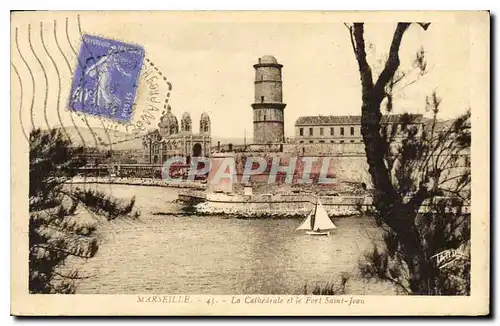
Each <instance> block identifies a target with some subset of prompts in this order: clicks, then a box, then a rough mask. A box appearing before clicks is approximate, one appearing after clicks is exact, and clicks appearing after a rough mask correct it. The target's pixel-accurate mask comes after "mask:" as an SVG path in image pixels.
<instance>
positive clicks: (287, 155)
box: [10, 11, 490, 315]
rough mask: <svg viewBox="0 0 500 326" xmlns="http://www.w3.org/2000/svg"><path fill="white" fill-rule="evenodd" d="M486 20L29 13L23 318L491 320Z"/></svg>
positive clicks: (23, 23)
mask: <svg viewBox="0 0 500 326" xmlns="http://www.w3.org/2000/svg"><path fill="white" fill-rule="evenodd" d="M489 26H490V16H489V13H488V12H487V11H470V12H452V11H449V12H399V13H398V12H364V13H360V12H320V11H317V12H278V11H276V12H273V11H267V12H258V11H254V12H229V11H228V12H216V11H213V12H196V11H193V12H180V11H179V12H175V11H173V12H167V11H137V12H134V11H81V12H79V11H68V12H64V11H30V12H23V11H18V12H11V50H10V51H11V63H10V68H11V128H12V145H11V146H12V163H11V169H12V172H11V173H12V181H11V182H12V196H13V199H12V200H13V202H12V203H13V204H12V205H13V206H12V222H11V225H12V228H11V239H12V240H11V241H12V247H11V255H12V258H11V259H12V264H13V265H12V272H11V275H12V276H11V288H12V292H13V293H12V295H13V296H12V301H11V313H12V314H14V315H59V314H69V315H73V314H79V315H123V314H133V315H151V314H152V315H172V314H175V315H262V314H265V315H311V314H317V315H349V314H353V315H377V314H398V315H401V314H403V315H404V314H412V315H439V314H459V315H460V314H466V315H485V314H488V313H489V291H490V290H489V286H490V285H489V251H490V244H489V234H490V230H489V223H490V222H489V221H490V213H489V173H490V172H489V114H490V113H489V110H490V103H489V98H490V94H489V87H490V82H489V69H490V66H489V60H490V59H489V33H490V31H489V28H490V27H489ZM472 135H474V136H472ZM473 171H474V172H473ZM472 175H474V177H472ZM473 199H474V200H473ZM473 257H474V258H473ZM68 300H69V301H68ZM405 300H415V301H405ZM110 301H113V303H109V304H108V303H107V302H110ZM384 301H385V302H386V303H385V304H384V303H383V302H384ZM30 302H31V303H30ZM58 302H65V304H64V305H58V304H57V303H58ZM68 303H69V304H68ZM382 305H383V309H378V308H377V307H380V306H382ZM454 309H456V310H454Z"/></svg>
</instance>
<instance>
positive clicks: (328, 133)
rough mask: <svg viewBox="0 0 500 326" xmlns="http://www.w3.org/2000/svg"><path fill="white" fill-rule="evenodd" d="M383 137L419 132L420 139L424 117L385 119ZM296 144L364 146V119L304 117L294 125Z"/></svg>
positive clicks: (400, 115) (357, 117)
mask: <svg viewBox="0 0 500 326" xmlns="http://www.w3.org/2000/svg"><path fill="white" fill-rule="evenodd" d="M380 124H381V130H380V132H381V134H385V135H386V136H389V135H394V136H395V137H397V136H398V135H401V134H400V133H399V132H400V131H402V129H403V128H409V127H410V126H412V127H415V128H417V135H418V134H421V132H422V131H423V129H424V119H423V116H422V115H421V114H390V115H383V116H382V118H381V121H380ZM295 143H299V144H322V143H325V144H326V143H328V144H344V143H354V144H356V143H358V144H359V143H363V137H362V135H361V116H359V115H354V116H335V115H329V116H321V115H320V116H303V117H299V118H298V119H297V121H296V122H295Z"/></svg>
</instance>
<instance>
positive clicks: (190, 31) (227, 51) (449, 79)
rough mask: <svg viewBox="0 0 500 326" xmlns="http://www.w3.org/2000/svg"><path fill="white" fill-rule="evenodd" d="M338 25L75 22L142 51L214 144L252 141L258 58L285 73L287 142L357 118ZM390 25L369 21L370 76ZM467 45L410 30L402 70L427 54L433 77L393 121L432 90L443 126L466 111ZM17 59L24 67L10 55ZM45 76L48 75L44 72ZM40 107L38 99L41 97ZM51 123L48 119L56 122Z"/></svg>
mask: <svg viewBox="0 0 500 326" xmlns="http://www.w3.org/2000/svg"><path fill="white" fill-rule="evenodd" d="M276 15H277V14H276ZM66 16H68V14H64V13H61V14H58V15H56V16H50V15H48V14H47V15H46V16H42V17H41V18H42V20H44V21H47V23H46V25H47V26H48V27H45V28H47V29H48V31H49V29H50V28H52V26H51V25H50V24H52V22H53V20H54V19H56V20H57V21H58V25H59V26H64V17H66ZM30 19H31V18H30ZM30 19H24V20H23V19H18V20H14V24H17V25H19V31H20V43H21V49H22V51H24V50H29V49H28V48H27V47H26V46H25V45H23V44H24V43H26V41H25V39H26V36H25V34H26V25H27V23H29V22H31V23H33V24H34V27H33V28H34V29H35V30H36V28H38V29H39V20H40V17H39V18H33V19H31V20H30ZM342 19H344V18H342V17H341V16H335V14H329V15H321V14H320V13H314V14H310V15H306V16H303V17H300V18H298V17H297V16H293V15H291V16H289V18H287V17H283V16H282V19H281V21H280V22H276V21H275V20H276V17H273V15H272V13H267V14H261V15H259V14H254V15H253V16H237V15H236V16H235V15H233V16H230V15H226V16H224V17H223V19H222V18H221V16H217V17H214V16H210V15H209V14H207V15H203V16H194V15H191V16H187V17H186V16H172V15H165V14H162V13H154V14H149V13H146V12H143V13H119V12H118V13H113V14H99V13H92V12H89V13H82V14H81V26H82V29H83V32H84V33H88V34H95V35H100V36H103V37H110V38H114V39H120V40H123V41H128V42H133V43H137V44H140V45H142V46H144V48H145V50H146V55H147V56H148V57H149V58H151V59H152V60H153V61H154V62H155V63H156V64H157V65H158V66H159V67H160V68H161V70H162V71H163V72H164V73H165V75H166V77H167V78H168V80H169V81H170V82H171V83H172V85H173V90H172V93H171V106H172V112H173V113H174V114H175V115H176V116H177V117H178V119H179V120H180V116H181V115H182V113H183V112H185V111H187V112H189V113H190V114H191V117H192V119H193V121H194V125H193V129H194V130H198V124H199V121H198V120H199V116H200V115H201V113H202V112H208V113H209V114H210V117H211V120H212V134H213V135H214V136H217V137H243V134H244V130H246V134H247V137H251V134H252V125H253V124H252V108H251V106H250V105H251V103H252V101H253V92H254V89H253V79H254V69H253V67H252V65H253V64H255V63H256V62H257V60H258V58H259V57H261V56H263V55H273V56H275V57H276V58H277V60H278V61H279V63H281V64H283V65H284V67H283V98H284V102H285V103H286V104H287V106H286V108H285V135H286V136H293V134H294V131H293V125H294V123H295V121H296V119H297V118H298V117H299V116H302V115H319V114H322V115H346V114H352V115H357V114H360V105H361V99H360V96H361V92H360V82H359V74H358V71H357V64H356V61H355V58H354V54H353V52H352V48H351V44H350V40H349V34H348V31H347V29H346V27H345V26H344V24H343V23H342V21H343V20H342ZM351 19H352V18H351ZM76 22H77V21H76V16H75V14H71V15H69V34H70V35H72V38H73V39H75V41H74V42H75V44H76V43H77V42H78V40H77V39H76V38H77V31H78V30H77V24H76ZM14 27H15V26H14ZM394 27H395V24H394V23H392V22H387V23H380V22H367V23H366V26H365V36H366V41H367V48H368V51H369V54H370V57H369V60H370V63H371V64H372V66H373V69H374V74H375V77H376V75H377V73H378V72H379V71H380V70H379V68H380V67H381V63H380V59H383V58H384V56H385V55H386V53H387V51H388V48H389V42H390V40H391V38H392V33H393V31H394ZM38 32H39V31H38ZM61 36H62V34H61ZM23 40H24V43H23ZM33 42H34V43H36V42H39V41H38V40H34V41H33ZM47 42H48V43H50V41H47ZM469 42H470V41H469V32H468V26H467V25H466V24H459V23H455V21H454V20H453V19H448V20H443V21H442V22H441V21H440V22H435V23H433V24H432V25H431V26H430V28H429V29H428V30H427V31H423V30H422V29H421V28H420V27H418V26H417V25H413V26H412V27H411V28H410V29H409V30H408V31H407V33H406V35H405V37H404V39H403V43H402V48H401V51H400V55H401V61H402V68H403V69H404V70H406V69H410V68H411V66H412V65H411V62H412V59H413V58H414V56H415V53H416V51H417V50H419V48H420V47H422V46H423V47H424V49H425V51H426V58H427V62H428V68H429V73H428V74H427V75H426V76H424V77H422V78H421V79H420V81H419V82H417V83H415V84H414V85H411V86H409V87H407V88H406V89H405V91H404V92H403V93H400V95H399V96H398V97H397V98H396V100H395V113H400V112H412V113H425V111H424V103H425V95H426V94H430V93H431V92H432V90H433V89H437V92H438V94H439V95H440V96H441V97H442V98H443V102H442V115H441V117H442V118H444V119H447V118H450V117H454V116H457V115H458V114H459V113H461V112H463V111H464V110H465V109H466V108H468V106H469V101H470V99H469V79H470V69H469V67H470V63H469V60H470V53H469V47H470V45H469ZM35 46H36V44H35ZM42 51H43V50H42ZM63 51H65V52H67V54H68V55H69V54H71V52H70V51H69V48H68V47H67V46H66V47H65V46H63ZM73 59H74V58H73ZM42 60H48V59H42ZM13 61H14V62H16V63H18V66H21V64H20V62H19V59H18V58H16V57H15V56H13ZM45 62H48V61H45ZM47 66H49V67H50V65H47ZM21 73H22V71H21ZM37 73H38V74H40V71H39V70H37V69H35V75H36V74H37ZM49 74H51V76H52V75H53V74H54V73H53V72H52V73H50V71H49ZM61 74H62V72H61ZM37 78H40V76H39V75H38V77H37ZM410 80H412V79H409V81H410ZM69 84H70V76H66V77H64V76H63V85H62V96H63V97H64V96H67V89H68V88H69ZM25 88H27V87H25ZM65 92H66V93H65ZM50 98H52V97H50ZM36 99H37V101H40V97H39V96H37V98H36ZM39 104H40V103H39ZM35 106H36V107H40V105H35ZM50 119H52V120H53V116H51V117H50ZM64 119H67V117H65V118H64ZM35 120H36V122H37V123H42V120H43V117H42V115H41V114H38V115H35ZM51 123H52V121H51ZM54 123H55V121H54Z"/></svg>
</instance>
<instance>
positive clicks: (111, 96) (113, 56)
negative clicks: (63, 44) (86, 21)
mask: <svg viewBox="0 0 500 326" xmlns="http://www.w3.org/2000/svg"><path fill="white" fill-rule="evenodd" d="M143 60H144V49H143V48H142V47H141V46H138V45H135V44H129V43H124V42H120V41H116V40H111V39H106V38H102V37H97V36H91V35H83V37H82V45H81V47H80V53H79V56H78V66H77V69H76V70H75V74H74V76H73V83H72V87H71V93H70V100H69V108H70V109H71V110H74V111H78V112H82V113H85V114H90V115H94V116H101V117H105V118H109V119H112V120H116V121H119V122H129V121H130V119H131V116H132V108H133V104H134V101H135V97H136V93H137V84H138V79H139V77H140V71H141V68H142V64H143Z"/></svg>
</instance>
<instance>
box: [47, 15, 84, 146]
mask: <svg viewBox="0 0 500 326" xmlns="http://www.w3.org/2000/svg"><path fill="white" fill-rule="evenodd" d="M54 40H55V41H56V46H57V48H58V49H59V52H60V53H61V55H62V56H63V58H64V62H65V63H66V67H67V68H68V71H69V75H70V76H72V75H73V71H72V69H71V65H70V64H69V61H68V58H67V57H66V55H65V54H64V51H63V50H62V49H61V45H60V44H59V40H58V39H57V21H56V20H54ZM69 117H70V119H71V123H72V124H73V127H74V128H75V130H76V133H77V134H78V137H80V140H81V142H82V146H83V147H84V148H86V147H87V145H86V143H85V139H84V138H83V136H82V134H81V133H80V129H79V128H78V126H77V125H76V123H75V119H74V118H73V114H72V113H71V112H70V113H69ZM61 125H62V122H61Z"/></svg>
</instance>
